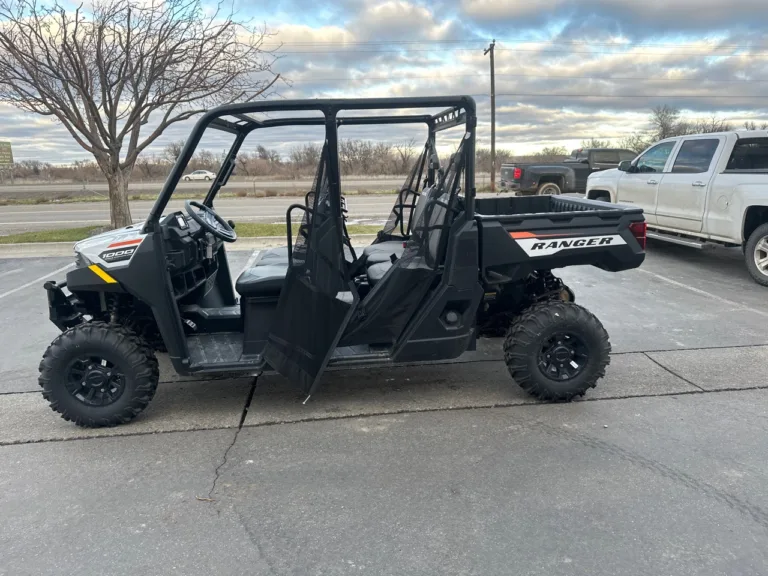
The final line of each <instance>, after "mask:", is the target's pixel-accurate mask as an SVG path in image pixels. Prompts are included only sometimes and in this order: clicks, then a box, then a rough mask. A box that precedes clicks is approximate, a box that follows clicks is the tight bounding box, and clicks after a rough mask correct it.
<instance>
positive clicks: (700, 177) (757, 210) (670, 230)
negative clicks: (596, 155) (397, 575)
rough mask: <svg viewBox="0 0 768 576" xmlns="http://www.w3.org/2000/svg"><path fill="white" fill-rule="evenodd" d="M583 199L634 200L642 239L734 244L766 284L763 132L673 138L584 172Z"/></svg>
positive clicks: (767, 169) (766, 149)
mask: <svg viewBox="0 0 768 576" xmlns="http://www.w3.org/2000/svg"><path fill="white" fill-rule="evenodd" d="M586 197H587V198H591V199H595V200H605V201H608V202H618V203H621V204H632V205H634V206H639V207H641V208H642V209H643V211H644V212H645V219H646V222H647V223H648V237H649V238H656V239H659V240H666V241H669V242H674V243H677V244H683V245H686V246H691V247H695V248H702V247H704V246H706V245H707V244H710V243H717V244H722V245H725V246H741V247H742V249H743V250H744V255H745V260H746V264H747V269H748V270H749V273H750V274H751V276H752V278H754V279H755V281H756V282H758V283H759V284H762V285H763V286H768V132H766V131H741V132H723V133H717V134H700V135H695V136H680V137H677V138H669V139H667V140H662V141H661V142H657V143H656V144H654V145H653V146H651V147H650V148H648V149H647V150H645V151H644V152H643V153H642V154H640V155H639V156H638V157H637V158H635V159H634V160H632V161H625V162H622V163H621V164H619V167H618V168H616V169H612V170H604V171H602V172H595V173H593V174H591V175H590V176H589V178H588V180H587V192H586Z"/></svg>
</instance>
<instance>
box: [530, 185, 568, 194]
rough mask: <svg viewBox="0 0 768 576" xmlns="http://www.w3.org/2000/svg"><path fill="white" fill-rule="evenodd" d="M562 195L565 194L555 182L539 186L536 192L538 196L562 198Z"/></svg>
mask: <svg viewBox="0 0 768 576" xmlns="http://www.w3.org/2000/svg"><path fill="white" fill-rule="evenodd" d="M562 193H563V192H562V190H560V186H558V185H557V184H555V183H554V182H545V183H544V184H542V185H541V186H539V188H538V190H536V194H537V195H538V196H560V194H562Z"/></svg>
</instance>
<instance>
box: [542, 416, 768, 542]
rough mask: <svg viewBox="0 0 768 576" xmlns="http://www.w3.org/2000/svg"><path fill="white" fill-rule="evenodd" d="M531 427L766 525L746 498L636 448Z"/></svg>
mask: <svg viewBox="0 0 768 576" xmlns="http://www.w3.org/2000/svg"><path fill="white" fill-rule="evenodd" d="M533 427H535V428H539V429H541V430H543V431H544V432H545V433H547V434H550V435H552V436H555V437H560V438H563V439H566V440H568V441H571V442H577V443H579V444H581V445H583V446H586V447H587V448H592V449H594V450H598V451H600V452H604V453H606V454H610V455H612V456H616V457H617V458H620V459H622V460H624V461H625V462H628V463H629V464H632V465H635V466H639V467H640V468H644V469H645V470H648V471H649V472H652V473H654V474H658V475H660V476H662V477H664V478H666V479H667V480H670V481H672V482H677V483H679V484H682V485H683V486H685V487H686V488H689V489H691V490H693V491H695V492H699V493H701V494H704V495H705V496H707V497H709V498H711V499H713V500H715V501H716V502H719V503H720V504H724V505H725V506H727V507H728V508H730V509H731V510H734V511H736V512H738V513H740V514H742V515H744V516H747V517H749V518H751V519H752V520H753V521H754V522H756V523H757V524H759V525H760V526H761V527H762V528H765V529H768V511H766V510H764V509H763V508H761V507H760V506H759V505H757V504H755V503H753V502H750V501H749V500H747V499H744V498H740V497H739V496H736V495H734V494H731V493H730V492H726V491H725V490H722V489H721V488H718V487H717V486H715V485H713V484H710V483H709V482H705V481H703V480H699V479H698V478H695V477H693V476H691V475H690V474H688V473H686V472H683V471H682V470H678V469H676V468H674V467H672V466H669V465H667V464H663V463H661V462H659V461H657V460H653V459H651V458H647V457H645V456H642V455H640V454H638V453H637V452H634V451H632V450H629V449H627V448H624V447H622V446H619V445H618V444H613V443H611V442H607V441H605V440H601V439H599V438H595V437H594V436H590V435H588V434H584V433H581V432H578V431H576V430H573V429H566V428H557V427H555V426H551V425H550V424H546V423H544V422H536V423H534V426H533Z"/></svg>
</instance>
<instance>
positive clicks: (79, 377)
mask: <svg viewBox="0 0 768 576" xmlns="http://www.w3.org/2000/svg"><path fill="white" fill-rule="evenodd" d="M66 388H67V392H69V393H70V394H71V395H72V396H73V397H74V398H76V399H77V400H79V401H80V402H82V403H83V404H85V405H86V406H108V405H109V404H112V403H114V402H115V401H117V399H118V398H120V396H122V395H123V392H124V391H125V375H124V374H123V373H122V372H121V371H120V370H119V369H118V367H117V366H115V365H114V364H113V363H112V362H110V361H109V360H107V359H106V358H101V357H99V356H80V357H78V358H76V359H74V360H73V361H72V362H71V363H70V365H69V368H68V369H67V383H66Z"/></svg>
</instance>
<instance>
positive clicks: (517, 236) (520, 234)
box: [509, 232, 575, 240]
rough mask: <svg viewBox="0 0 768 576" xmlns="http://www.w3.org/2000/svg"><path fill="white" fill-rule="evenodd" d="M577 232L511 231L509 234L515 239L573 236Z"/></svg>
mask: <svg viewBox="0 0 768 576" xmlns="http://www.w3.org/2000/svg"><path fill="white" fill-rule="evenodd" d="M574 234H575V232H571V233H568V234H534V233H533V232H510V233H509V235H510V236H511V237H512V238H514V239H515V240H521V239H523V238H557V237H559V236H573V235H574Z"/></svg>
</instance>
